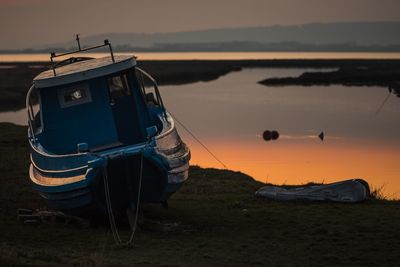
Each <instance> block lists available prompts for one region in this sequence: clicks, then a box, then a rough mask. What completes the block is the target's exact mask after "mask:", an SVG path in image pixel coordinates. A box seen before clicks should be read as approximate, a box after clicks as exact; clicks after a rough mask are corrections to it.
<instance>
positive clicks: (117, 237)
mask: <svg viewBox="0 0 400 267" xmlns="http://www.w3.org/2000/svg"><path fill="white" fill-rule="evenodd" d="M150 141H151V139H150V138H148V140H147V142H146V144H145V145H144V147H143V149H142V151H141V153H140V169H139V184H138V194H137V200H136V210H135V219H134V222H133V226H132V225H131V235H130V237H129V239H128V241H127V242H126V245H132V243H133V239H134V236H135V233H136V229H137V222H138V218H139V208H140V201H141V192H142V181H143V162H144V151H145V149H146V148H147V146H148V145H149V144H150ZM107 166H108V160H107V161H106V164H105V165H104V170H103V179H104V191H105V198H106V204H107V212H108V219H109V221H110V228H111V232H112V234H113V237H114V241H115V243H116V244H117V245H122V244H123V242H122V239H121V237H120V235H119V231H118V227H117V224H116V221H115V217H114V212H113V209H112V204H111V196H110V188H109V184H108V174H107Z"/></svg>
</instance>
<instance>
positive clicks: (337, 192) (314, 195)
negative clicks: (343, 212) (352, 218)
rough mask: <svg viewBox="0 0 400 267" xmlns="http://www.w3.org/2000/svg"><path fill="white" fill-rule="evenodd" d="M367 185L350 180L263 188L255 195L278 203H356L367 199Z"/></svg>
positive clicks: (368, 191) (360, 181)
mask: <svg viewBox="0 0 400 267" xmlns="http://www.w3.org/2000/svg"><path fill="white" fill-rule="evenodd" d="M369 194H370V190H369V186H368V183H367V182H366V181H364V180H362V179H352V180H346V181H341V182H336V183H332V184H322V185H309V186H299V187H291V188H284V187H281V186H264V187H261V188H260V189H259V190H257V192H256V193H255V195H256V196H258V197H263V198H266V199H271V200H278V201H293V200H297V201H304V200H308V201H333V202H343V203H357V202H362V201H365V200H367V199H368V198H369Z"/></svg>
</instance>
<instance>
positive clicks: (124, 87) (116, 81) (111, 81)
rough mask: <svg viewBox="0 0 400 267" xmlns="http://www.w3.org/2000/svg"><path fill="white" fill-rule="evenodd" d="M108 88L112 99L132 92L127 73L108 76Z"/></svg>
mask: <svg viewBox="0 0 400 267" xmlns="http://www.w3.org/2000/svg"><path fill="white" fill-rule="evenodd" d="M107 83H108V89H109V90H110V96H111V98H112V99H117V98H120V97H123V96H127V95H130V94H131V91H130V89H129V86H128V79H127V77H126V74H123V75H119V76H113V77H110V78H108V80H107Z"/></svg>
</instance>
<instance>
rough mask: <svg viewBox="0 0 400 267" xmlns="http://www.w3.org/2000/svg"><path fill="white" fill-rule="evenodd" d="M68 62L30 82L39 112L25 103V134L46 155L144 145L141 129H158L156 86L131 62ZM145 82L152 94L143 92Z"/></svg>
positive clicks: (130, 58) (124, 58)
mask: <svg viewBox="0 0 400 267" xmlns="http://www.w3.org/2000/svg"><path fill="white" fill-rule="evenodd" d="M69 61H73V62H72V63H70V62H68V63H70V64H65V65H63V66H58V67H56V68H54V67H53V68H52V69H50V70H48V71H45V72H43V73H41V74H39V75H38V76H37V77H36V78H35V79H34V81H33V87H34V88H33V89H32V90H31V91H32V92H36V93H37V98H38V99H39V109H40V111H39V112H37V113H36V114H33V113H34V112H33V108H32V105H31V104H30V103H27V106H30V111H28V113H30V114H29V116H30V118H31V119H32V123H31V134H32V133H34V136H33V137H34V139H35V140H37V143H39V144H40V145H41V146H42V148H43V149H44V150H45V151H46V152H48V153H51V154H73V153H80V152H87V151H91V152H96V151H101V150H105V149H110V148H113V147H119V146H128V145H134V144H138V143H143V142H145V141H146V137H147V133H146V128H148V127H151V126H154V125H156V126H157V127H158V131H161V130H162V129H161V127H162V123H161V121H160V120H159V117H158V116H156V115H155V114H157V113H160V112H161V113H162V112H165V111H164V107H163V105H162V100H161V96H160V94H159V92H158V89H157V85H156V83H155V81H154V80H152V78H151V77H150V76H148V74H147V73H145V72H144V71H142V70H141V69H139V68H137V67H136V60H135V57H133V56H115V57H114V56H113V55H111V56H108V57H104V58H99V59H86V58H78V59H74V58H72V60H71V59H69ZM146 77H147V78H148V80H149V81H150V82H152V83H153V85H154V88H153V89H154V92H146V90H148V88H147V89H146V87H145V85H144V84H145V82H146V83H148V82H149V81H145V80H144V79H145V78H146ZM30 93H31V92H30ZM32 94H33V93H32ZM31 98H32V97H28V99H31ZM28 101H30V100H28ZM28 110H29V109H28ZM152 111H153V112H152Z"/></svg>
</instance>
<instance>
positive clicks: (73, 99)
mask: <svg viewBox="0 0 400 267" xmlns="http://www.w3.org/2000/svg"><path fill="white" fill-rule="evenodd" d="M58 99H59V101H60V106H61V107H62V108H67V107H70V106H75V105H80V104H84V103H88V102H90V101H92V99H91V96H90V92H89V88H88V86H87V84H80V85H76V86H72V87H67V88H61V89H60V90H59V92H58Z"/></svg>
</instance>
